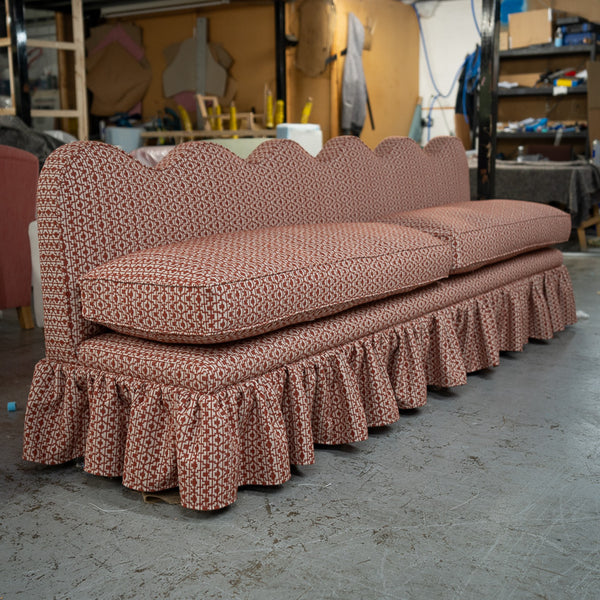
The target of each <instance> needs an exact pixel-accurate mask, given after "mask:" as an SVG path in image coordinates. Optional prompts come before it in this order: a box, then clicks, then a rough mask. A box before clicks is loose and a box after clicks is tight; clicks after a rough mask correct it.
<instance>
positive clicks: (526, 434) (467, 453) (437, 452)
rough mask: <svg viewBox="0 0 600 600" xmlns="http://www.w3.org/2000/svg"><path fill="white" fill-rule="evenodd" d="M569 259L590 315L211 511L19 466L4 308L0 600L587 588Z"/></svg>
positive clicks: (591, 561) (590, 283)
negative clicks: (280, 480) (579, 314)
mask: <svg viewBox="0 0 600 600" xmlns="http://www.w3.org/2000/svg"><path fill="white" fill-rule="evenodd" d="M566 263H567V265H568V267H569V268H570V271H571V275H572V277H573V281H574V284H575V289H576V296H577V302H578V309H580V310H583V311H585V312H586V313H588V314H589V315H590V318H589V319H585V320H580V321H579V323H578V324H577V325H575V326H573V327H570V328H569V329H568V330H567V331H565V332H562V333H560V334H558V336H557V337H556V338H555V339H554V340H552V341H551V342H549V343H540V342H538V343H531V344H529V345H528V346H527V348H526V349H525V351H524V352H523V353H507V354H505V355H504V356H503V359H502V362H501V364H500V366H499V367H498V368H496V369H492V370H486V371H483V372H479V373H476V374H473V375H471V376H470V377H469V381H468V384H467V385H466V386H463V387H461V388H455V389H452V390H449V391H446V392H431V393H430V397H429V401H428V404H427V405H426V406H425V407H424V408H423V409H421V410H418V411H412V412H408V413H405V414H404V415H403V418H402V419H401V420H400V422H399V423H397V424H395V425H393V426H390V427H385V428H381V429H379V430H377V431H374V432H373V434H372V435H371V437H370V439H369V440H368V441H366V442H363V443H359V444H354V445H349V446H343V447H336V448H321V449H320V450H319V451H318V452H317V462H316V464H315V465H313V466H310V467H303V468H301V469H299V470H298V471H297V472H296V474H295V476H294V477H293V478H292V480H291V481H290V482H288V483H287V484H285V485H283V486H281V487H279V488H275V489H269V488H247V489H245V490H243V491H242V492H241V493H240V495H239V498H238V501H237V503H236V504H234V505H233V506H232V507H230V508H228V509H225V510H222V511H218V512H216V513H211V514H206V513H195V512H193V511H189V510H186V509H183V508H181V507H180V506H171V505H167V504H155V505H152V504H145V503H144V502H143V501H142V498H141V496H140V495H139V494H137V493H135V492H133V491H129V490H127V489H125V488H123V487H122V486H121V485H120V483H119V482H118V481H114V480H106V479H102V478H99V477H94V476H91V475H87V474H86V473H84V472H83V471H82V470H81V466H80V465H78V464H74V463H72V464H68V465H64V466H59V467H52V468H49V467H41V466H36V465H32V464H27V463H24V462H23V461H22V460H21V458H20V449H21V448H20V447H21V435H22V429H23V416H24V408H25V400H26V396H27V390H28V386H29V381H30V378H31V373H32V369H33V365H34V363H35V362H36V360H38V359H39V358H40V357H41V356H42V355H43V349H42V335H41V332H40V330H34V331H21V330H20V329H19V327H18V323H17V322H16V317H14V316H13V314H12V313H13V312H14V311H5V314H4V318H3V320H1V321H0V382H1V393H0V395H1V404H0V440H1V442H2V451H1V453H0V482H1V484H0V485H1V488H0V598H1V599H2V600H9V599H10V600H12V599H13V598H23V599H27V600H31V599H38V598H41V599H47V598H59V599H88V598H102V599H112V598H161V599H163V598H169V599H172V598H173V599H174V598H182V599H190V598H194V599H221V598H222V599H261V600H265V599H270V598H278V599H294V600H300V599H305V600H315V599H317V600H318V599H326V598H344V599H346V600H351V599H366V598H369V599H371V598H376V599H383V598H390V599H392V598H393V599H399V598H410V599H412V598H415V599H419V600H420V599H426V600H433V599H437V598H440V599H444V600H448V599H471V598H472V599H477V600H481V599H487V598H495V599H502V600H508V599H522V598H547V599H553V600H555V599H563V598H564V599H565V600H585V599H589V600H591V599H597V598H600V368H599V367H600V295H598V293H599V292H600V254H598V253H594V254H590V255H581V254H579V255H577V254H570V255H567V257H566ZM8 401H16V402H17V407H18V410H17V412H11V413H9V412H7V410H6V403H7V402H8Z"/></svg>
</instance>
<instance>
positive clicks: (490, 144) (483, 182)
mask: <svg viewBox="0 0 600 600" xmlns="http://www.w3.org/2000/svg"><path fill="white" fill-rule="evenodd" d="M499 22H500V0H482V17H481V71H480V79H479V80H480V84H479V149H478V153H477V198H478V199H479V200H484V199H489V198H493V197H494V192H495V183H496V182H495V176H496V123H497V121H498V62H499V61H498V51H497V50H498V38H499V31H500V30H499V27H498V23H499Z"/></svg>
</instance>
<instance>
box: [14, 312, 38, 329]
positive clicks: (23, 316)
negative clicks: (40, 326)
mask: <svg viewBox="0 0 600 600" xmlns="http://www.w3.org/2000/svg"><path fill="white" fill-rule="evenodd" d="M17 315H18V316H19V323H20V324H21V329H33V328H34V327H35V323H34V322H33V314H32V312H31V306H19V307H18V308H17Z"/></svg>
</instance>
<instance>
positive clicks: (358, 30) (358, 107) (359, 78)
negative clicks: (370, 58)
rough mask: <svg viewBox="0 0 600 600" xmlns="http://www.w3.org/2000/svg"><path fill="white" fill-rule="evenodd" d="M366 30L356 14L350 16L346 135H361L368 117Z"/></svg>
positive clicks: (344, 95)
mask: <svg viewBox="0 0 600 600" xmlns="http://www.w3.org/2000/svg"><path fill="white" fill-rule="evenodd" d="M364 41H365V30H364V27H363V26H362V23H361V22H360V21H359V20H358V18H357V17H356V15H355V14H353V13H350V14H349V15H348V50H347V53H346V60H345V62H344V74H343V78H342V122H341V130H342V133H343V134H344V135H348V134H352V135H360V132H361V131H362V128H363V125H364V122H365V118H366V115H367V108H366V107H367V83H366V81H365V72H364V70H363V65H362V51H363V44H364Z"/></svg>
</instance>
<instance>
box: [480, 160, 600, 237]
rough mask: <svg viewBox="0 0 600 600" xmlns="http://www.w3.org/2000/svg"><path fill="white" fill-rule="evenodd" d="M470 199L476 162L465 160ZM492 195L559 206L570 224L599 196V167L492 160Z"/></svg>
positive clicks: (585, 215) (575, 223) (582, 217)
mask: <svg viewBox="0 0 600 600" xmlns="http://www.w3.org/2000/svg"><path fill="white" fill-rule="evenodd" d="M469 167H470V169H469V171H470V179H471V198H476V197H477V165H476V163H475V162H474V161H470V162H469ZM495 197H496V198H506V199H509V200H529V201H531V202H541V203H543V204H550V205H553V206H556V207H557V208H562V209H563V210H566V211H567V212H569V213H570V214H571V220H572V223H573V227H578V226H579V224H580V223H581V222H582V221H584V220H585V219H587V218H588V217H589V215H590V210H591V208H592V206H593V205H594V204H595V203H597V202H598V200H599V199H600V170H599V169H598V168H597V167H595V166H594V165H591V164H589V163H588V162H587V161H583V160H580V161H572V162H553V161H538V162H524V163H523V162H522V163H518V162H514V161H498V162H497V163H496V193H495Z"/></svg>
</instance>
